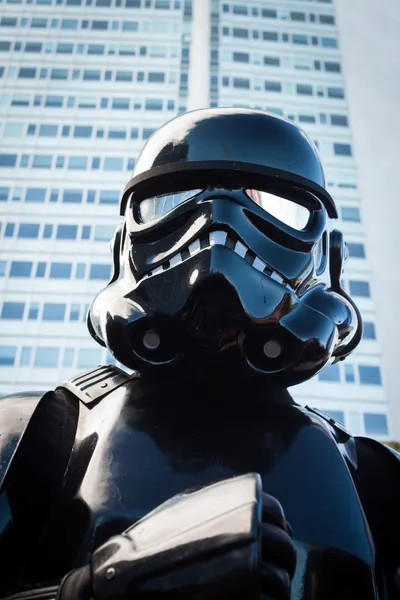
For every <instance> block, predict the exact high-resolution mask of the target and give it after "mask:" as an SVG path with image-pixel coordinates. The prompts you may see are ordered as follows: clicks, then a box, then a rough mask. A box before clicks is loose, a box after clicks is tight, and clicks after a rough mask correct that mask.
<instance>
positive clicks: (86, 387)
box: [57, 365, 132, 407]
mask: <svg viewBox="0 0 400 600" xmlns="http://www.w3.org/2000/svg"><path fill="white" fill-rule="evenodd" d="M131 378H132V376H131V375H129V374H128V373H126V372H125V371H123V370H122V369H119V368H118V367H114V366H113V365H104V366H101V367H95V368H94V369H89V371H84V372H83V373H79V375H76V376H75V377H72V379H69V380H68V381H66V382H65V383H63V384H62V385H60V386H58V387H59V388H64V389H66V390H69V391H70V392H72V394H74V396H76V397H77V398H79V400H80V401H81V402H83V404H85V405H86V406H88V407H90V406H92V405H93V404H95V403H96V402H98V401H99V400H101V399H102V398H104V397H105V396H107V395H108V394H109V393H110V392H112V391H113V390H115V389H116V388H118V387H120V386H121V385H124V383H126V382H127V381H129V380H130V379H131ZM57 389H58V388H57Z"/></svg>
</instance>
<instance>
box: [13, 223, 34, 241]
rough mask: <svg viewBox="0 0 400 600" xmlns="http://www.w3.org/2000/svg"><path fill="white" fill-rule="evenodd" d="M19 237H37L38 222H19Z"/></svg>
mask: <svg viewBox="0 0 400 600" xmlns="http://www.w3.org/2000/svg"><path fill="white" fill-rule="evenodd" d="M18 237H19V238H33V239H36V238H38V237H39V224H37V223H21V224H20V226H19V229H18Z"/></svg>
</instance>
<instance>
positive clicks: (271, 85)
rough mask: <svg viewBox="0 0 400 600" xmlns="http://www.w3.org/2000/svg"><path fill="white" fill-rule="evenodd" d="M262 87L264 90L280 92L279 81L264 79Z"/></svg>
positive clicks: (280, 85)
mask: <svg viewBox="0 0 400 600" xmlns="http://www.w3.org/2000/svg"><path fill="white" fill-rule="evenodd" d="M264 88H265V91H266V92H281V91H282V84H281V82H280V81H266V82H265V83H264Z"/></svg>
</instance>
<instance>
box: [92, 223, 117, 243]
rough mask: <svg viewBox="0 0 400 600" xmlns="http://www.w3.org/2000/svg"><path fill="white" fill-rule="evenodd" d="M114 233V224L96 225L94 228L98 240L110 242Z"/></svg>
mask: <svg viewBox="0 0 400 600" xmlns="http://www.w3.org/2000/svg"><path fill="white" fill-rule="evenodd" d="M113 235H114V227H113V226H112V225H96V227H95V230H94V240H95V241H96V242H108V241H109V240H111V238H112V237H113Z"/></svg>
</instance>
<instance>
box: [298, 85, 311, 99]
mask: <svg viewBox="0 0 400 600" xmlns="http://www.w3.org/2000/svg"><path fill="white" fill-rule="evenodd" d="M296 93H297V94H299V96H312V95H313V88H312V85H309V84H306V83H297V84H296Z"/></svg>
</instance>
